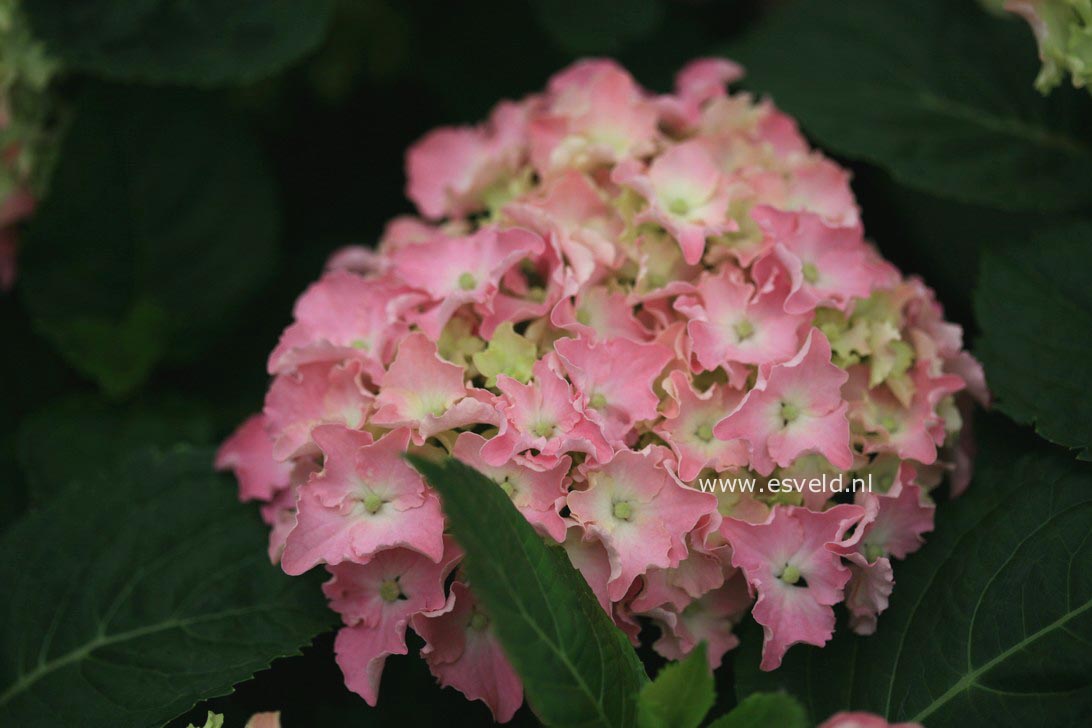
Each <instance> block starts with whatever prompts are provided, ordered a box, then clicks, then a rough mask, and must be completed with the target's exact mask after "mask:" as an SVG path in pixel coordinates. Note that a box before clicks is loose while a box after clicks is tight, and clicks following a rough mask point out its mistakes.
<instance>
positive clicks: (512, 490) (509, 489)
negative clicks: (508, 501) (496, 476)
mask: <svg viewBox="0 0 1092 728" xmlns="http://www.w3.org/2000/svg"><path fill="white" fill-rule="evenodd" d="M497 485H499V486H500V489H501V490H503V491H504V494H505V495H507V496H508V497H509V498H511V497H512V496H513V495H515V494H516V486H515V484H514V483H512V481H511V480H509V479H508V478H505V479H504V480H502V481H501V482H499V483H497Z"/></svg>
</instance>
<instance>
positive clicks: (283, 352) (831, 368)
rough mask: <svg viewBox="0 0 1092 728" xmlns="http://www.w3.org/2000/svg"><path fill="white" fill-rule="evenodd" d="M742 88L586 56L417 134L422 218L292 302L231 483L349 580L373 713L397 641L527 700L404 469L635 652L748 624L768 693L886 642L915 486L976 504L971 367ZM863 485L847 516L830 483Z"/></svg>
mask: <svg viewBox="0 0 1092 728" xmlns="http://www.w3.org/2000/svg"><path fill="white" fill-rule="evenodd" d="M742 73H743V71H742V69H741V68H740V67H739V66H738V65H736V64H734V63H731V62H730V61H726V60H723V59H704V60H699V61H695V62H694V63H693V64H691V65H689V66H687V67H686V68H685V69H683V70H682V71H681V72H680V74H679V76H678V78H677V80H676V84H675V89H674V91H673V92H672V93H669V94H652V93H649V92H647V91H645V90H644V89H642V88H641V87H640V86H639V85H638V84H637V82H636V81H635V80H634V79H633V78H632V77H631V76H630V75H629V74H628V73H627V72H626V71H625V70H624V69H623V68H621V67H620V66H619V65H618V64H616V63H614V62H612V61H606V60H587V61H582V62H579V63H577V64H575V65H573V66H572V67H570V68H568V69H566V70H564V71H562V72H561V73H559V74H558V75H557V76H555V77H554V78H553V79H551V80H550V82H549V83H548V84H547V87H546V89H545V90H544V91H542V92H541V93H535V94H531V95H529V96H527V97H525V98H523V99H521V100H518V101H505V102H501V104H500V105H499V106H498V107H497V108H496V109H495V110H494V112H493V113H492V114H491V115H490V118H489V120H488V121H487V122H485V123H484V124H482V125H480V126H476V127H464V128H448V129H440V130H437V131H434V132H432V133H430V134H428V135H426V136H425V137H424V138H423V139H422V140H421V141H420V142H419V143H418V144H417V145H415V146H414V147H413V148H412V149H411V150H410V151H409V153H408V155H407V177H408V187H407V190H408V194H409V196H410V198H411V200H412V201H413V202H414V203H415V204H416V206H417V209H418V211H419V214H420V217H417V216H402V217H399V218H396V219H394V220H392V221H391V222H390V223H389V224H388V225H387V227H386V229H385V231H384V233H383V235H382V238H381V240H380V242H379V245H378V247H377V248H375V249H374V250H370V249H365V248H361V247H350V248H344V249H342V250H339V251H337V252H336V253H335V254H334V256H333V257H332V258H331V259H330V261H329V262H328V264H327V266H326V271H325V272H324V273H322V277H321V278H320V279H319V280H318V281H317V282H316V283H315V284H313V285H312V286H311V287H310V288H308V289H307V290H306V291H305V292H304V293H303V295H302V296H301V297H300V299H299V301H298V302H297V304H296V307H295V310H294V321H293V322H292V323H291V324H290V325H289V326H288V327H287V329H286V330H285V332H284V334H283V335H282V336H281V339H280V341H279V342H278V344H277V345H276V347H275V348H274V350H273V352H272V354H271V355H270V358H269V371H270V373H271V374H273V375H274V379H273V383H272V385H271V387H270V391H269V394H268V396H267V398H266V404H265V409H264V412H263V414H261V415H258V416H256V417H253V418H251V419H249V420H247V421H246V422H245V423H244V424H243V425H242V426H241V427H240V428H239V430H238V431H237V432H236V433H235V434H234V435H232V437H231V438H229V439H228V440H227V441H226V442H225V443H224V445H223V447H222V448H221V451H220V453H219V454H218V457H217V465H218V467H221V468H227V469H233V470H234V471H235V473H236V475H237V477H238V479H239V484H240V488H239V492H240V496H241V497H243V498H246V499H257V500H260V501H262V503H263V505H262V509H261V510H262V517H263V518H264V519H265V521H266V523H268V524H269V526H270V544H269V551H270V557H271V558H272V559H273V560H274V561H279V562H280V564H281V566H282V568H283V569H284V570H285V571H287V572H288V573H290V574H299V573H302V572H303V571H306V570H308V569H311V568H313V567H315V566H318V565H325V567H326V568H327V569H328V570H329V571H330V573H331V574H332V575H333V577H334V578H333V580H332V581H331V582H329V583H328V584H327V586H326V593H327V596H328V597H329V598H330V601H331V606H332V607H333V608H334V609H335V610H336V611H338V612H339V613H340V614H341V615H342V617H343V620H344V622H345V626H344V627H343V629H342V631H341V632H340V634H339V636H338V641H337V656H338V662H339V664H340V665H341V667H342V670H343V671H344V673H345V676H346V683H347V684H348V685H349V687H350V688H351V689H352V690H354V691H356V692H357V693H359V694H360V695H362V696H363V697H364V698H365V699H366V700H367V701H368V702H370V703H374V702H375V701H376V700H377V699H378V690H379V677H380V674H381V671H382V667H383V664H384V661H385V659H386V656H387V655H391V654H401V653H404V652H406V650H407V647H406V634H405V630H406V629H407V627H408V628H410V629H413V630H414V631H416V632H417V633H418V634H419V635H420V636H421V637H423V638H424V639H425V641H426V643H427V647H426V648H425V650H424V657H425V660H426V662H427V663H428V665H429V667H430V669H431V670H432V672H433V674H435V675H436V676H437V677H438V678H439V679H440V681H441V682H442V683H443V684H444V685H450V686H452V687H455V688H456V689H458V690H461V691H463V692H464V693H465V694H467V695H468V696H469V697H471V698H474V699H481V700H483V701H485V702H486V703H487V704H488V705H489V706H490V708H491V709H492V710H493V713H494V716H495V717H496V718H497V719H498V720H506V719H507V718H509V717H511V716H512V715H513V713H514V712H515V711H516V709H517V708H518V707H519V704H520V702H521V700H522V687H521V685H520V683H519V680H518V678H517V677H516V675H515V673H514V672H513V671H512V669H511V666H510V665H509V664H508V662H507V660H506V659H505V657H504V654H503V652H502V651H501V648H500V646H499V643H498V642H497V640H496V637H495V636H494V634H493V631H492V628H491V623H490V621H489V616H488V614H487V613H486V611H484V610H483V609H482V607H481V605H479V604H478V602H477V600H476V598H475V594H474V587H473V585H472V584H469V583H467V581H466V578H465V574H462V573H458V572H456V573H455V574H454V575H450V574H449V572H451V571H452V568H453V566H454V560H455V559H456V558H457V557H456V556H455V554H456V553H457V552H456V551H455V550H454V548H453V546H452V544H451V542H450V535H449V534H447V533H446V531H445V521H444V518H443V514H442V512H441V509H440V502H439V499H438V497H437V495H436V494H435V492H434V491H433V490H432V489H431V488H430V487H429V486H428V485H427V484H426V483H425V482H424V481H423V480H422V479H421V477H420V476H419V475H418V474H417V473H416V472H415V471H414V470H413V469H412V468H410V466H409V465H408V464H407V463H406V462H405V460H404V459H403V455H404V454H405V452H406V451H407V450H409V451H415V452H427V453H431V454H437V453H447V454H449V455H451V456H453V457H455V458H457V459H459V460H461V461H463V462H464V463H467V464H469V465H470V466H471V467H473V468H476V469H477V470H479V471H481V472H482V473H484V474H485V475H486V477H488V478H489V479H490V480H492V481H493V482H494V483H495V484H496V485H497V487H500V488H502V489H503V490H504V491H505V492H506V493H507V494H508V495H509V497H510V498H511V500H512V502H513V504H514V505H515V507H516V509H517V511H518V512H519V513H520V514H522V516H523V517H524V518H526V519H527V521H528V522H529V523H531V524H532V525H533V526H534V527H535V529H536V530H537V531H538V533H539V534H541V535H542V537H543V538H545V539H548V540H550V541H552V542H556V543H558V544H560V546H561V548H563V549H564V550H565V552H566V553H567V555H568V557H569V560H570V561H571V562H572V564H573V566H574V567H575V568H576V569H577V570H578V571H579V573H580V574H581V575H582V576H583V578H584V579H585V580H586V581H587V583H588V584H589V586H590V587H591V589H592V592H593V593H594V594H595V597H596V599H597V600H598V602H599V604H600V605H601V606H602V608H603V610H604V612H605V613H606V614H608V615H609V616H610V617H611V619H613V620H614V622H615V624H617V625H618V626H619V628H620V629H622V630H623V632H624V633H625V634H626V635H627V637H628V638H629V639H630V640H631V641H634V642H636V641H638V640H639V639H640V635H641V632H642V624H643V623H644V622H645V621H648V620H651V622H652V623H653V624H655V625H656V626H658V627H659V629H660V631H661V634H660V637H659V638H658V639H657V640H656V641H655V642H654V644H653V648H654V649H656V650H658V651H659V652H660V653H661V654H663V655H665V656H667V657H668V658H671V659H676V658H679V657H682V656H684V655H685V654H687V653H688V652H689V651H690V650H692V649H694V647H695V646H696V645H697V644H698V643H700V642H702V641H704V642H706V643H707V644H708V645H709V659H710V664H711V665H712V666H716V665H718V664H720V662H721V660H722V658H723V656H724V654H725V653H726V652H727V651H728V650H730V649H732V648H733V647H734V646H735V645H736V643H737V641H738V640H737V637H736V636H735V634H734V629H735V626H736V625H737V624H738V623H739V622H740V620H742V619H743V618H745V616H746V615H747V614H748V612H750V613H751V614H753V615H754V617H755V618H756V619H757V620H758V621H759V622H760V623H761V624H762V625H763V628H764V632H765V646H764V658H763V663H762V666H763V667H764V668H766V669H771V668H773V667H775V666H777V665H778V664H779V663H780V661H781V658H782V656H783V655H784V653H785V651H786V650H787V649H789V648H790V646H791V645H793V644H795V643H797V642H806V643H810V644H815V645H821V644H823V643H824V642H826V640H827V639H829V638H830V636H831V634H832V632H833V629H834V616H833V615H834V612H833V610H832V607H833V606H834V605H835V604H838V603H845V605H846V607H847V608H848V610H849V612H850V615H851V627H852V628H853V629H854V630H856V631H858V632H862V633H864V632H868V631H870V630H871V629H873V628H874V626H875V624H876V620H877V618H878V617H880V615H881V613H882V612H883V610H884V609H885V608H886V606H887V603H888V602H889V601H890V600H891V599H896V598H898V592H897V590H894V591H893V589H894V586H895V580H896V576H895V571H897V568H898V566H897V562H898V560H899V559H901V558H904V557H906V556H907V555H908V554H909V553H910V552H912V551H913V550H915V549H916V548H917V546H918V545H919V544H920V543H921V540H922V538H923V535H924V534H925V533H927V532H928V531H929V529H930V528H931V526H932V515H933V510H934V508H935V506H934V501H933V498H932V495H931V494H930V491H931V490H932V489H933V488H935V487H936V486H937V485H938V484H939V483H940V482H941V480H942V479H943V477H944V476H945V475H946V474H951V475H952V485H953V488H952V491H953V492H955V493H958V491H959V490H960V489H962V488H963V487H966V484H967V482H968V479H969V465H970V457H969V453H970V452H971V450H972V446H973V443H972V442H971V441H970V436H969V429H968V428H967V427H966V425H967V423H968V417H969V407H970V406H971V405H970V402H971V401H972V398H973V399H975V400H977V401H979V402H980V403H982V404H985V403H987V402H988V392H987V391H986V388H985V381H984V378H983V376H982V370H981V367H980V366H979V365H978V363H977V362H976V361H975V360H974V359H973V358H972V357H971V356H970V355H969V354H968V353H967V352H966V351H965V350H964V349H963V338H962V332H961V331H960V329H959V327H958V326H954V325H952V324H950V323H948V322H947V321H945V319H944V314H943V310H942V309H941V307H940V305H939V303H938V302H937V301H936V299H935V296H934V295H933V293H932V291H930V290H929V288H928V287H927V286H926V285H925V284H924V283H922V282H921V281H919V280H917V279H915V278H908V277H904V276H903V275H902V274H901V273H900V272H899V271H898V270H896V269H895V268H894V266H892V265H890V264H889V263H887V262H886V261H884V260H883V258H882V257H881V256H880V254H879V252H878V251H877V249H876V248H875V247H873V245H872V244H871V243H870V242H868V241H867V240H866V238H865V231H864V228H863V226H862V223H861V216H860V211H859V209H858V207H857V203H856V200H855V198H854V196H853V192H852V189H851V188H850V185H849V173H848V172H847V171H846V170H845V169H842V168H841V167H840V166H839V165H838V164H836V163H835V162H833V161H831V160H830V159H827V158H826V157H825V156H823V155H822V154H821V153H820V152H817V151H815V150H813V149H811V147H810V146H809V145H808V143H807V140H806V139H805V138H804V137H803V135H802V134H801V133H800V130H799V129H798V128H797V125H796V123H795V122H794V121H793V119H792V118H790V117H788V116H787V115H785V114H783V113H781V112H780V111H778V110H777V108H776V107H774V105H773V104H772V103H771V102H769V101H756V100H755V99H754V98H753V97H751V96H750V95H748V94H745V93H735V92H732V91H731V90H729V89H728V88H727V84H730V83H732V82H733V81H735V80H737V79H739V78H740V77H741V76H742ZM865 474H867V475H869V476H870V477H872V480H873V481H874V486H875V488H874V490H873V491H872V492H860V491H855V492H854V493H853V497H852V500H853V502H852V503H846V502H845V501H846V500H848V496H846V495H845V493H843V492H840V490H845V489H846V488H845V487H842V488H839V487H836V486H835V485H833V483H835V482H841V483H843V486H849V485H850V483H851V479H852V478H854V477H858V476H862V475H865ZM717 478H720V479H721V480H720V481H717V480H716V479H717ZM731 478H735V479H737V480H736V481H734V482H735V483H736V486H740V485H741V484H742V482H743V481H748V482H750V483H751V486H752V487H751V488H749V489H748V488H746V486H743V487H736V486H733V487H728V485H729V481H728V480H726V479H731ZM775 478H776V479H777V480H778V482H780V483H782V484H783V485H784V484H786V483H801V484H803V483H810V482H818V483H820V485H819V486H818V487H814V488H813V487H809V488H807V489H799V490H791V489H790V490H788V491H785V490H781V491H775V490H774V489H773V487H772V483H773V480H772V479H775ZM839 479H841V480H839ZM718 482H719V483H720V484H721V485H720V486H719V487H718V485H717V484H718ZM445 577H446V581H445ZM396 589H397V590H398V592H397V594H396V591H395V590H396ZM398 594H400V595H402V597H404V598H402V597H400V596H398ZM392 595H394V596H395V598H394V599H393V600H391V599H389V597H391V596H392Z"/></svg>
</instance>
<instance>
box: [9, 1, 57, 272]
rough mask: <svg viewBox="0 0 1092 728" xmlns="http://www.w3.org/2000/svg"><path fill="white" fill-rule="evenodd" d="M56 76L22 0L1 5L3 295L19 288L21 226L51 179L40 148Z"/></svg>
mask: <svg viewBox="0 0 1092 728" xmlns="http://www.w3.org/2000/svg"><path fill="white" fill-rule="evenodd" d="M55 71H56V64H55V63H54V62H53V60H52V59H50V58H49V57H48V55H47V54H46V52H45V49H44V46H43V45H42V44H41V43H40V42H38V41H36V40H35V39H34V38H33V36H32V35H31V32H30V27H29V25H28V24H27V21H26V19H25V18H24V17H23V15H22V13H21V10H20V8H19V4H18V2H17V0H0V291H6V290H9V289H10V288H11V287H12V285H14V283H15V272H16V254H17V252H18V242H19V240H18V225H19V223H20V222H22V221H23V220H25V219H26V218H27V217H29V216H30V214H31V213H32V212H33V211H34V207H35V204H36V201H35V194H34V193H35V192H37V191H40V190H38V189H36V188H37V187H40V186H41V184H42V178H44V177H45V176H46V174H47V171H46V170H47V168H48V166H49V165H48V164H43V163H42V162H41V160H40V159H39V157H40V156H41V155H40V154H39V151H40V150H39V149H38V147H40V146H43V144H44V142H45V141H46V139H45V137H47V134H46V133H45V130H44V127H45V126H46V124H45V122H44V117H45V116H46V114H47V106H48V101H47V99H46V98H45V93H44V92H45V88H46V86H47V85H48V83H49V79H50V77H51V76H52V75H53V73H54V72H55ZM16 101H18V103H16Z"/></svg>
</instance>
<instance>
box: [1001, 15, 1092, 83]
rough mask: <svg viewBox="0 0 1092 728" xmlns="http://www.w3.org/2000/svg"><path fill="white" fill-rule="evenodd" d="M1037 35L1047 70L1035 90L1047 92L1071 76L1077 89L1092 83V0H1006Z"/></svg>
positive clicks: (1042, 72)
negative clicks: (1067, 74) (1067, 75)
mask: <svg viewBox="0 0 1092 728" xmlns="http://www.w3.org/2000/svg"><path fill="white" fill-rule="evenodd" d="M1004 8H1005V10H1008V11H1009V12H1010V13H1015V14H1017V15H1019V16H1020V17H1022V18H1024V20H1026V21H1027V22H1028V25H1030V26H1031V31H1032V33H1034V34H1035V42H1036V43H1037V44H1038V46H1039V60H1040V61H1042V63H1043V67H1042V70H1040V71H1039V76H1038V77H1037V78H1036V79H1035V88H1037V89H1039V91H1040V92H1042V93H1047V92H1049V91H1050V90H1051V89H1053V88H1054V87H1055V86H1057V85H1058V84H1060V83H1061V82H1062V80H1063V79H1064V78H1065V75H1066V73H1069V75H1070V79H1071V80H1072V82H1073V85H1074V86H1075V87H1076V88H1081V87H1084V86H1089V84H1092V0H1006V2H1005V5H1004Z"/></svg>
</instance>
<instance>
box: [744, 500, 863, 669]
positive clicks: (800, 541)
mask: <svg viewBox="0 0 1092 728" xmlns="http://www.w3.org/2000/svg"><path fill="white" fill-rule="evenodd" d="M863 515H864V509H863V508H861V507H859V506H851V505H840V506H835V507H834V508H831V509H830V510H828V511H824V512H822V513H817V512H815V511H811V510H808V509H806V508H794V507H791V506H788V507H782V508H775V509H774V510H772V511H771V512H770V517H769V518H768V519H767V520H766V522H765V523H761V524H753V523H745V522H743V521H736V520H734V519H731V520H730V521H728V522H726V523H725V527H724V531H725V534H726V535H727V537H728V541H729V543H730V544H731V545H732V564H733V565H734V566H736V567H737V568H739V569H741V570H742V571H743V573H744V574H745V575H746V577H747V584H748V585H749V586H750V587H751V590H752V591H754V592H756V593H757V594H758V599H757V601H756V602H755V606H754V609H753V610H752V612H751V613H752V614H753V615H754V618H755V621H756V622H758V623H759V624H761V625H762V629H763V632H764V634H765V638H764V640H763V644H762V663H761V667H762V669H763V670H772V669H774V668H776V667H777V666H779V665H780V664H781V658H782V657H784V655H785V652H786V651H787V650H788V649H789V647H791V646H792V645H794V644H796V643H798V642H805V643H807V644H811V645H819V646H822V645H824V644H826V641H827V640H829V639H830V638H831V636H832V635H833V634H834V610H833V609H832V608H831V607H832V606H833V605H835V604H837V603H838V602H840V601H842V598H843V593H842V590H843V589H844V587H845V585H846V582H847V581H849V577H850V574H849V569H848V568H846V566H845V565H844V564H842V562H841V559H840V558H838V556H837V554H836V553H834V551H833V550H832V549H831V548H830V547H831V546H836V545H838V544H839V542H840V541H841V540H842V538H843V536H844V535H845V533H846V531H848V530H849V528H850V527H851V526H853V525H854V524H855V523H857V521H859V520H860V519H861V517H862V516H863Z"/></svg>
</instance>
